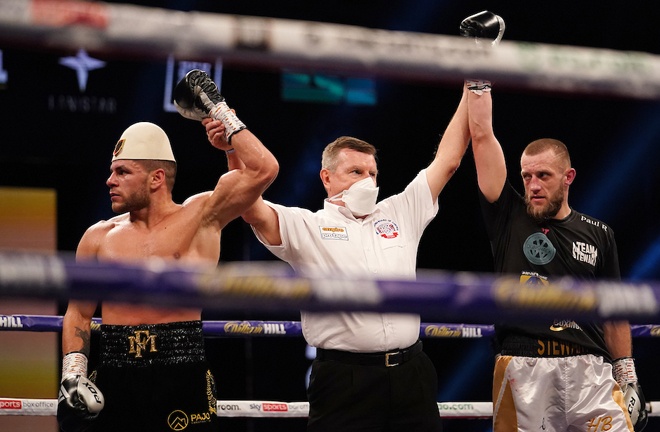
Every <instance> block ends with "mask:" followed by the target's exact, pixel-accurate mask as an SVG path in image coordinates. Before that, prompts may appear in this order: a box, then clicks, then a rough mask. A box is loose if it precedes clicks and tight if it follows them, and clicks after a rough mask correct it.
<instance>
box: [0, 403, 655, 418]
mask: <svg viewBox="0 0 660 432" xmlns="http://www.w3.org/2000/svg"><path fill="white" fill-rule="evenodd" d="M217 407H218V417H269V418H270V417H275V418H278V417H279V418H287V417H288V418H293V417H307V416H308V414H309V403H308V402H277V401H258V400H219V401H218V403H217ZM647 409H648V415H649V417H660V402H647ZM438 411H439V413H440V416H441V417H444V418H450V419H488V418H491V417H492V414H493V404H492V403H491V402H438ZM3 415H30V416H54V415H57V399H19V398H15V399H14V398H0V416H3Z"/></svg>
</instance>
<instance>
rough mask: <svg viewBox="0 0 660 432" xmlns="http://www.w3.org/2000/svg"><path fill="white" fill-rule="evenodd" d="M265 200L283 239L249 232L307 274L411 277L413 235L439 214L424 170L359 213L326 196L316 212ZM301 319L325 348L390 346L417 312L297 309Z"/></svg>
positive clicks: (400, 342)
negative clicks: (268, 238)
mask: <svg viewBox="0 0 660 432" xmlns="http://www.w3.org/2000/svg"><path fill="white" fill-rule="evenodd" d="M266 204H268V205H269V206H270V207H272V208H273V209H274V210H275V211H277V214H278V216H279V226H280V235H281V238H282V244H281V245H278V246H271V245H269V244H267V243H266V242H265V240H264V239H263V238H262V237H261V236H259V234H258V233H257V232H256V231H255V233H256V234H257V238H258V239H259V241H261V242H262V243H263V244H264V246H266V247H267V248H268V250H270V251H271V252H272V253H273V254H274V255H275V256H277V257H278V258H280V259H282V260H283V261H286V262H287V263H289V265H291V267H293V269H294V270H296V271H297V272H300V273H301V274H307V275H314V276H323V275H329V276H333V275H334V276H354V277H362V278H364V277H365V276H368V277H372V278H376V279H387V278H388V277H396V278H397V279H402V278H410V279H414V278H415V271H416V263H417V248H418V246H419V241H420V238H421V236H422V233H423V231H424V229H425V228H426V226H427V225H428V224H429V222H431V220H433V218H434V217H435V215H436V214H437V213H438V203H437V201H436V202H433V198H432V196H431V190H430V188H429V185H428V181H427V180H426V170H422V171H421V172H420V173H419V174H418V175H417V176H416V177H415V179H414V180H413V181H412V182H411V183H410V184H409V185H408V186H407V187H406V189H405V190H404V191H403V192H402V193H400V194H397V195H394V196H392V197H389V198H387V199H385V200H383V201H381V202H379V203H378V204H377V205H376V210H375V211H374V212H373V213H372V214H370V215H369V216H367V217H365V218H363V219H356V218H355V217H353V215H352V214H351V213H350V211H349V210H348V209H347V208H345V207H341V206H337V205H335V204H332V203H330V202H329V201H328V200H325V201H324V208H323V209H322V210H319V211H317V212H315V213H314V212H311V211H309V210H306V209H302V208H297V207H285V206H281V205H278V204H273V203H270V202H268V201H266ZM355 289H356V290H359V289H360V287H359V286H355ZM301 318H302V330H303V335H304V337H305V340H306V341H307V343H309V344H310V345H312V346H315V347H319V348H325V349H336V350H343V351H353V352H380V351H389V350H393V349H396V348H407V347H409V346H410V345H412V344H414V343H415V341H416V340H417V339H418V337H419V327H420V317H419V315H414V314H397V313H371V312H369V313H363V312H351V313H343V312H339V313H338V312H331V313H318V312H306V311H302V312H301Z"/></svg>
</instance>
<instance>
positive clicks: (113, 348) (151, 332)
mask: <svg viewBox="0 0 660 432" xmlns="http://www.w3.org/2000/svg"><path fill="white" fill-rule="evenodd" d="M100 348H101V349H100V362H101V364H102V365H109V366H133V367H146V366H151V365H174V364H183V363H194V362H200V361H204V360H205V355H204V336H203V334H202V322H201V321H180V322H174V323H167V324H140V325H135V326H124V325H106V324H102V325H101V342H100Z"/></svg>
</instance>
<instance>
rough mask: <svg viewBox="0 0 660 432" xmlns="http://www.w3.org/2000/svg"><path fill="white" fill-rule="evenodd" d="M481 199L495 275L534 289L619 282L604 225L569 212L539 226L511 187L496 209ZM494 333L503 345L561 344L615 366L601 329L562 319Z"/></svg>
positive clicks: (507, 326) (614, 254)
mask: <svg viewBox="0 0 660 432" xmlns="http://www.w3.org/2000/svg"><path fill="white" fill-rule="evenodd" d="M480 195H481V207H482V211H483V215H484V220H485V222H486V229H487V232H488V236H489V238H490V242H491V247H492V252H493V256H494V262H495V271H496V272H498V273H506V274H514V275H519V276H520V280H521V282H523V283H526V284H532V285H534V284H544V283H547V282H548V281H550V280H552V279H553V278H557V277H559V276H567V275H568V276H571V277H573V278H577V279H592V280H593V279H609V280H619V279H620V276H621V275H620V270H619V259H618V254H617V249H616V242H615V240H614V234H613V232H612V230H611V229H610V227H609V226H607V225H605V224H604V223H603V222H601V221H599V220H597V219H594V218H592V217H590V216H587V215H584V214H582V213H579V212H577V211H575V210H573V209H571V213H570V214H569V215H568V216H567V217H566V218H565V219H562V220H557V219H549V220H546V221H543V222H542V223H538V222H536V221H535V220H534V219H533V218H531V217H530V216H529V215H528V214H527V209H526V204H525V200H524V198H523V197H522V196H520V195H519V194H518V193H517V192H516V191H515V190H514V189H513V187H512V186H511V184H510V183H509V182H507V183H506V185H505V186H504V188H503V190H502V194H501V196H500V198H499V199H498V200H497V201H496V202H494V203H488V202H487V200H486V199H485V197H484V196H483V194H480ZM495 331H496V339H497V342H498V343H499V344H501V343H502V341H504V339H505V338H507V337H509V336H526V337H530V338H538V339H539V340H555V341H563V342H566V343H568V344H573V345H578V346H581V347H585V348H586V349H587V351H588V352H591V353H597V354H601V355H603V356H604V357H605V358H606V359H608V360H611V358H610V355H609V352H608V350H607V347H606V345H605V342H604V340H603V331H602V327H601V326H600V324H597V323H593V322H579V321H574V320H571V319H561V318H560V317H558V318H557V320H555V321H554V322H548V323H547V324H544V323H531V324H518V323H516V324H513V325H512V324H511V323H509V324H505V323H496V325H495Z"/></svg>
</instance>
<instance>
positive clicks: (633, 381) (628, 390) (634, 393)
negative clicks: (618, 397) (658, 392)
mask: <svg viewBox="0 0 660 432" xmlns="http://www.w3.org/2000/svg"><path fill="white" fill-rule="evenodd" d="M612 375H614V379H615V380H616V382H617V383H618V384H619V387H621V391H622V392H623V402H624V403H625V406H626V409H627V410H628V415H630V420H631V422H632V424H633V427H634V428H635V432H641V431H642V430H643V429H644V428H645V427H646V423H647V422H648V411H647V410H646V399H645V398H644V393H642V387H641V386H640V385H639V383H638V382H637V372H636V371H635V361H634V360H633V358H632V357H622V358H619V359H616V360H614V362H612Z"/></svg>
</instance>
